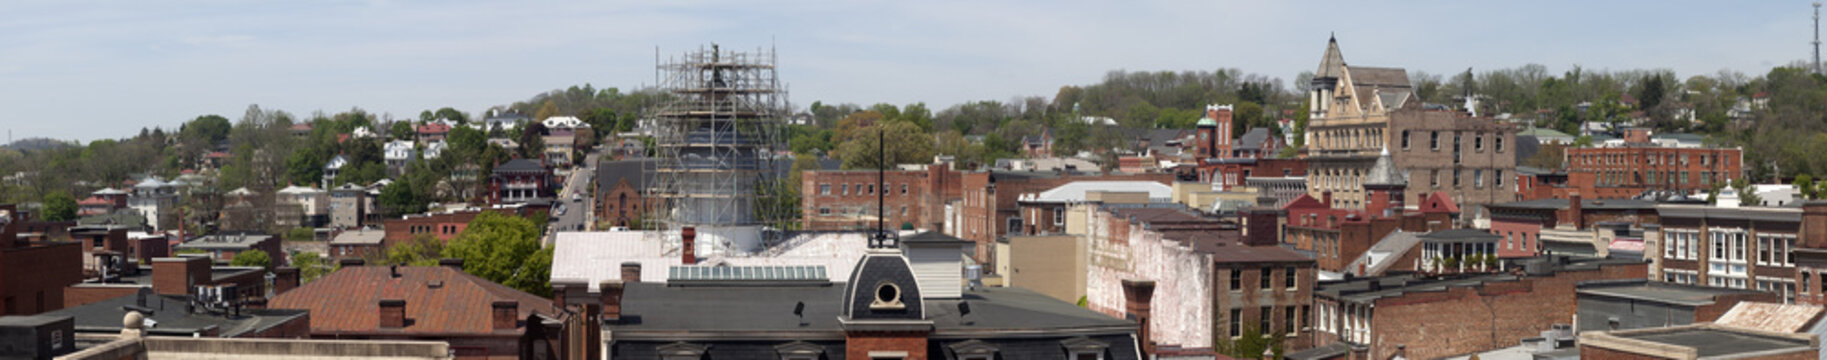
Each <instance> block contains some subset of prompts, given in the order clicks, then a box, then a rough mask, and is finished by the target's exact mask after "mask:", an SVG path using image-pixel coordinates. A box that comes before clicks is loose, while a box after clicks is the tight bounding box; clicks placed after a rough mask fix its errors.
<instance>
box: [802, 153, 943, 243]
mask: <svg viewBox="0 0 1827 360" xmlns="http://www.w3.org/2000/svg"><path fill="white" fill-rule="evenodd" d="M934 166H935V167H936V166H938V165H934ZM956 174H957V173H956V172H950V171H941V172H937V173H936V174H935V172H934V171H887V172H883V173H882V174H881V176H882V180H881V183H882V184H883V186H882V187H883V188H886V189H887V190H888V192H887V193H884V194H881V198H880V200H881V201H882V205H883V206H884V209H883V211H885V212H886V213H887V215H888V219H887V221H886V225H887V226H888V227H889V228H893V229H899V228H900V227H901V224H902V223H911V224H913V225H914V226H915V227H918V228H925V229H938V228H940V227H941V226H942V225H943V224H944V222H945V219H942V218H941V217H943V216H944V212H945V211H944V210H945V200H948V199H947V198H945V197H944V196H943V194H941V191H934V186H935V185H938V184H939V181H937V180H939V179H934V177H946V176H952V177H955V176H956ZM876 176H877V174H876V172H875V171H864V170H857V171H807V172H805V173H804V175H802V178H801V180H800V181H801V184H800V194H801V195H800V199H801V209H802V211H803V212H802V213H803V214H804V215H805V216H804V217H803V219H804V220H802V221H803V222H804V226H805V228H806V229H807V230H845V229H858V228H874V227H875V226H876V224H875V221H874V217H873V216H872V215H860V216H859V215H857V214H856V213H855V211H856V210H858V209H861V210H863V211H864V212H865V213H866V214H874V213H875V212H876V205H877V204H876V200H877V196H878V195H877V194H876V193H875V192H872V191H865V190H866V189H869V187H868V186H870V185H875V184H876ZM951 182H957V180H951ZM826 185H829V186H830V189H831V193H830V194H829V195H827V194H825V193H824V192H823V191H820V189H821V187H822V186H826ZM902 186H906V188H907V191H906V192H902V191H901V188H902ZM880 190H881V189H875V191H880ZM821 208H823V209H830V210H831V214H830V215H822V214H821V213H820V211H819V209H821ZM902 208H906V209H907V212H906V214H902V213H901V209H902ZM863 219H868V220H867V221H865V220H863Z"/></svg>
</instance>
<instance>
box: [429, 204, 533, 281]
mask: <svg viewBox="0 0 1827 360" xmlns="http://www.w3.org/2000/svg"><path fill="white" fill-rule="evenodd" d="M539 236H540V232H539V225H537V224H535V222H534V221H533V220H528V219H525V218H521V217H516V216H509V215H502V214H500V213H497V212H494V211H484V212H482V213H481V214H478V215H476V218H475V219H474V220H470V222H469V227H466V228H464V229H463V233H461V234H458V235H457V238H456V239H455V240H452V241H451V242H450V244H449V245H448V246H445V247H444V249H443V251H442V252H443V255H444V257H449V258H458V259H463V271H464V272H466V273H469V274H471V275H476V276H477V277H481V278H483V279H488V280H489V281H493V282H496V283H500V284H502V285H507V286H508V287H512V288H515V289H519V290H520V291H525V292H528V293H533V294H538V295H540V296H547V295H550V294H551V292H552V288H551V284H550V283H549V282H550V278H551V276H552V249H551V248H545V247H542V246H540V243H539Z"/></svg>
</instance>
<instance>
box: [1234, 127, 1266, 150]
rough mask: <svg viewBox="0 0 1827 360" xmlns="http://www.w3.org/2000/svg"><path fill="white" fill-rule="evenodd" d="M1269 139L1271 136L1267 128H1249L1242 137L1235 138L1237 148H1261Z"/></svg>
mask: <svg viewBox="0 0 1827 360" xmlns="http://www.w3.org/2000/svg"><path fill="white" fill-rule="evenodd" d="M1270 139H1273V137H1272V136H1271V135H1270V134H1269V129H1268V128H1250V131H1249V132H1246V133H1243V138H1240V139H1238V140H1237V150H1261V149H1262V148H1264V147H1266V146H1265V145H1268V143H1269V140H1270Z"/></svg>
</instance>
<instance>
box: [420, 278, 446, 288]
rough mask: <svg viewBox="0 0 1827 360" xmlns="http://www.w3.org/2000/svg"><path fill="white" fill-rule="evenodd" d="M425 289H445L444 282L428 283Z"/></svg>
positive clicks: (434, 281)
mask: <svg viewBox="0 0 1827 360" xmlns="http://www.w3.org/2000/svg"><path fill="white" fill-rule="evenodd" d="M425 287H426V288H432V289H442V288H444V280H432V281H427V282H425Z"/></svg>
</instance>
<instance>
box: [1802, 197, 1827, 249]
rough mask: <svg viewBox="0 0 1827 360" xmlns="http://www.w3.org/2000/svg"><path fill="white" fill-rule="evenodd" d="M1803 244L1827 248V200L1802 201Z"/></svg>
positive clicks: (1807, 246) (1816, 247)
mask: <svg viewBox="0 0 1827 360" xmlns="http://www.w3.org/2000/svg"><path fill="white" fill-rule="evenodd" d="M1801 237H1802V238H1801V239H1800V240H1801V246H1802V247H1805V248H1815V249H1821V248H1827V200H1812V201H1808V202H1804V203H1802V230H1801Z"/></svg>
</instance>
